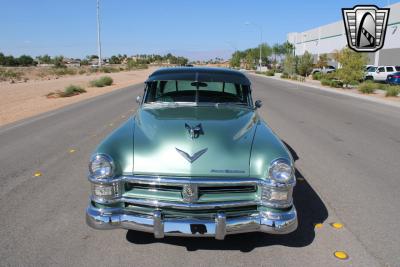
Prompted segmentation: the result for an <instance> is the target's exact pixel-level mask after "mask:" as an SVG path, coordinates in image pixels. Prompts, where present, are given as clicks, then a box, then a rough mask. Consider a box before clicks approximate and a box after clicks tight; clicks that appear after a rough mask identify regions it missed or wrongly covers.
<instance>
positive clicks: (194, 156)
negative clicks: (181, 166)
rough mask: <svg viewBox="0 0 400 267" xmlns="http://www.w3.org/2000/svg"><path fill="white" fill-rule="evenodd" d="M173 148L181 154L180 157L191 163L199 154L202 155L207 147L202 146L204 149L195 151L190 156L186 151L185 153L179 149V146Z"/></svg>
mask: <svg viewBox="0 0 400 267" xmlns="http://www.w3.org/2000/svg"><path fill="white" fill-rule="evenodd" d="M175 149H176V151H178V153H179V154H181V156H182V157H184V158H185V159H186V160H187V161H189V162H190V163H193V162H194V161H195V160H196V159H198V158H200V156H201V155H203V154H204V153H206V152H207V150H208V148H204V149H202V150H200V151H197V152H196V153H194V154H193V155H192V156H190V155H189V154H188V153H186V152H185V151H182V150H180V149H179V148H176V147H175Z"/></svg>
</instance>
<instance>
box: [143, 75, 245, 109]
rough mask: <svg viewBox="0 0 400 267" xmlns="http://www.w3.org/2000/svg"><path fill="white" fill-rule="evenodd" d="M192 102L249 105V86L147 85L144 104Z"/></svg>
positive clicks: (225, 84) (170, 82)
mask: <svg viewBox="0 0 400 267" xmlns="http://www.w3.org/2000/svg"><path fill="white" fill-rule="evenodd" d="M153 102H194V103H234V104H243V105H250V103H251V100H250V89H249V86H245V85H240V84H234V83H226V82H196V81H176V80H169V81H154V82H149V83H148V84H147V92H146V96H145V103H153Z"/></svg>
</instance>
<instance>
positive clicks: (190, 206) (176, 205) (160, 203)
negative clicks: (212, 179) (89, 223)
mask: <svg viewBox="0 0 400 267" xmlns="http://www.w3.org/2000/svg"><path fill="white" fill-rule="evenodd" d="M90 199H91V201H94V202H96V203H99V204H113V203H118V202H126V203H129V204H134V205H135V204H136V205H142V206H150V207H154V208H173V209H183V210H199V209H217V208H235V207H243V206H252V205H259V204H260V203H259V201H254V200H252V201H224V202H206V203H201V202H200V203H184V202H174V201H164V200H153V199H143V198H126V197H122V198H116V199H111V200H108V199H97V198H96V197H95V196H93V195H92V196H91V197H90Z"/></svg>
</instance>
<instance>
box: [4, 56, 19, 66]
mask: <svg viewBox="0 0 400 267" xmlns="http://www.w3.org/2000/svg"><path fill="white" fill-rule="evenodd" d="M4 66H9V67H13V66H18V61H17V60H16V59H15V58H14V57H13V56H5V57H4Z"/></svg>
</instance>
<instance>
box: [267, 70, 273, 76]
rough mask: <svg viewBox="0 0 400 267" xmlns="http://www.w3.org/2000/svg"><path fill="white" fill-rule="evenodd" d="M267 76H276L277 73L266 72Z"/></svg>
mask: <svg viewBox="0 0 400 267" xmlns="http://www.w3.org/2000/svg"><path fill="white" fill-rule="evenodd" d="M265 75H267V76H274V75H275V71H274V70H268V71H266V72H265Z"/></svg>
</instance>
